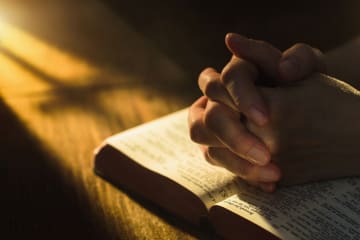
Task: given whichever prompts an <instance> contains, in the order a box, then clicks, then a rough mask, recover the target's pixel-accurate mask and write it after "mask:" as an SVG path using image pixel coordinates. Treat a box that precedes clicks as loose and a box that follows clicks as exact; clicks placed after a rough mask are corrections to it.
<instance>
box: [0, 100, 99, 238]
mask: <svg viewBox="0 0 360 240" xmlns="http://www.w3.org/2000/svg"><path fill="white" fill-rule="evenodd" d="M0 119H1V120H0V121H1V126H0V136H1V138H0V145H1V147H0V156H1V161H0V171H1V173H0V176H1V189H2V196H1V207H0V208H1V213H2V214H1V215H2V216H1V229H2V234H3V236H8V237H10V238H11V239H59V240H60V239H62V240H63V239H101V238H100V236H101V235H100V234H99V232H98V230H99V229H98V228H95V227H94V226H93V225H92V224H93V223H92V222H91V220H89V218H87V217H86V213H84V212H82V210H81V208H80V207H79V206H78V203H76V202H75V201H73V200H72V199H71V198H70V195H71V194H70V192H69V191H72V190H71V189H72V188H71V187H69V186H66V184H65V183H64V182H61V181H60V177H58V174H59V173H58V172H57V171H55V170H54V166H53V165H52V164H53V163H54V162H55V161H52V160H51V159H52V157H53V156H52V155H51V153H49V152H45V151H44V149H42V146H41V145H40V143H39V142H37V140H36V139H35V138H34V137H33V136H31V134H30V133H29V132H28V131H27V130H26V129H25V127H24V126H23V123H21V122H19V121H18V119H17V117H16V116H15V115H14V114H13V113H12V112H11V111H10V110H9V108H8V107H7V106H6V105H5V104H4V103H3V101H0Z"/></svg>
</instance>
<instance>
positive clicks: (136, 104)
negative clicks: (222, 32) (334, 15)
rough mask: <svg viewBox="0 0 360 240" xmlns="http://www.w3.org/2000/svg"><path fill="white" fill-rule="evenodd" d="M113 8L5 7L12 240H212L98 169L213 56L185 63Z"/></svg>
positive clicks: (190, 88) (56, 3) (5, 147)
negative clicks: (99, 158) (98, 159)
mask: <svg viewBox="0 0 360 240" xmlns="http://www.w3.org/2000/svg"><path fill="white" fill-rule="evenodd" d="M111 6H112V5H108V4H105V3H104V2H100V1H97V0H87V1H85V0H84V1H70V0H66V1H65V0H52V1H40V0H31V1H30V0H22V1H21V0H16V1H0V44H1V45H0V91H1V101H0V119H1V127H0V133H1V139H0V141H1V145H2V147H1V148H0V154H1V156H2V158H1V161H0V162H1V163H0V164H1V165H0V169H1V171H2V172H1V176H3V177H4V179H3V181H1V182H2V184H3V189H4V190H5V191H4V192H5V194H3V195H2V202H3V201H4V202H3V204H1V208H3V209H2V213H5V214H2V215H3V217H2V218H1V219H2V221H4V222H3V223H1V224H2V226H6V228H7V232H8V233H9V234H11V236H13V237H12V239H17V238H24V237H27V238H28V239H35V238H36V239H44V238H51V239H64V238H67V239H69V238H70V239H74V238H79V237H80V238H82V239H85V238H87V239H194V238H215V237H214V233H213V232H212V231H211V230H209V229H207V230H203V229H197V228H194V227H193V226H190V225H188V224H187V223H184V222H182V221H180V220H179V219H177V218H175V217H173V216H171V215H169V214H167V213H165V212H163V211H162V210H161V209H158V208H157V207H156V206H154V205H152V204H151V203H149V202H147V201H145V200H144V199H141V198H138V197H137V196H134V195H133V194H131V193H128V192H125V191H123V190H122V189H117V188H115V187H114V186H112V185H111V184H109V183H107V182H106V181H104V180H103V179H101V178H99V177H98V176H96V175H95V174H94V172H93V150H94V149H95V148H96V147H97V146H98V145H99V144H100V143H101V142H102V140H104V139H105V138H106V137H108V136H110V135H112V134H114V133H117V132H119V131H122V130H124V129H127V128H130V127H132V126H135V125H138V124H140V123H142V122H146V121H149V120H151V119H155V118H157V117H159V116H162V115H165V114H167V113H170V112H172V111H175V110H178V109H181V108H183V107H185V106H188V105H189V104H190V103H191V102H192V101H193V100H194V99H195V98H196V96H197V95H198V94H199V92H198V90H197V89H196V78H195V77H194V76H193V75H192V73H189V71H187V69H186V68H185V67H186V66H188V67H189V68H191V67H192V68H198V67H199V70H200V67H201V66H202V65H201V64H198V65H196V63H198V61H199V59H206V58H207V57H208V55H206V54H204V55H201V56H199V54H198V55H197V58H195V60H193V62H195V65H191V66H190V65H186V61H185V63H184V62H181V63H179V62H178V61H177V60H178V59H177V58H175V57H174V52H170V53H169V52H166V51H165V52H164V51H163V49H166V46H165V48H161V47H164V46H159V45H156V44H154V38H151V36H150V37H149V32H146V31H142V29H141V28H140V29H139V28H137V27H136V24H135V25H132V24H130V23H129V22H128V20H129V18H122V15H121V14H119V11H118V10H114V9H112V7H111ZM120 12H121V11H120ZM125 15H126V14H125ZM149 25H151V23H149ZM150 29H151V28H150ZM351 34H352V33H349V34H348V35H349V36H350V35H351ZM174 36H177V35H174ZM346 37H347V35H346ZM180 40H181V39H180ZM180 40H179V41H180ZM155 42H156V41H155ZM221 42H222V40H221ZM161 43H162V44H163V43H164V44H166V42H161ZM187 54H189V53H187ZM220 55H221V54H218V55H217V56H220ZM182 57H184V56H182ZM221 57H224V56H223V55H221ZM226 57H227V56H226ZM179 59H180V58H179ZM221 61H223V59H221ZM184 66H185V67H184ZM4 224H5V225H4Z"/></svg>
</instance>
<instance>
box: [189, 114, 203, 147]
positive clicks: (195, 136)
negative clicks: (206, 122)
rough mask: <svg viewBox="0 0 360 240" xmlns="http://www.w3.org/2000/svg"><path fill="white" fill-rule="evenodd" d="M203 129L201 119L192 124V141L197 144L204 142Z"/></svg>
mask: <svg viewBox="0 0 360 240" xmlns="http://www.w3.org/2000/svg"><path fill="white" fill-rule="evenodd" d="M201 129H202V123H201V121H200V119H197V120H195V121H193V122H192V123H191V124H190V139H191V140H192V141H193V142H196V143H200V142H202V136H201Z"/></svg>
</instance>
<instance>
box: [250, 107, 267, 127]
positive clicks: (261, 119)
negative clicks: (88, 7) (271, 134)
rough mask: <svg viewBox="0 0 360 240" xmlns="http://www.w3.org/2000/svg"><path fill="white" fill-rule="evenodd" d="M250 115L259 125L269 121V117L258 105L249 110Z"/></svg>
mask: <svg viewBox="0 0 360 240" xmlns="http://www.w3.org/2000/svg"><path fill="white" fill-rule="evenodd" d="M249 117H250V119H251V120H252V121H254V122H255V123H256V124H257V125H260V126H263V125H265V124H266V123H267V121H268V117H267V115H266V114H265V113H264V112H263V111H261V110H259V109H258V108H257V107H254V106H253V107H251V108H250V110H249Z"/></svg>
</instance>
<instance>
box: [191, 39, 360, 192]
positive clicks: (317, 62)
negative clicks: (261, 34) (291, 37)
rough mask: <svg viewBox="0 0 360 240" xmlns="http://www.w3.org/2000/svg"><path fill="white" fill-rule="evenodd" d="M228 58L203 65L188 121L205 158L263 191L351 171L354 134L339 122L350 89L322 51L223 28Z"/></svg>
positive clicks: (351, 97)
mask: <svg viewBox="0 0 360 240" xmlns="http://www.w3.org/2000/svg"><path fill="white" fill-rule="evenodd" d="M225 42H226V45H227V47H228V49H229V50H230V51H231V53H232V55H233V56H232V58H231V60H230V61H229V62H228V63H227V64H226V65H225V67H224V68H223V69H222V71H221V72H217V71H216V70H215V69H213V68H207V69H205V70H204V71H202V73H201V74H200V75H199V79H198V83H199V87H200V89H201V91H202V92H203V94H204V96H202V97H200V98H199V99H198V100H197V101H196V102H194V103H193V104H192V106H191V107H190V111H189V127H190V136H191V138H192V140H193V141H194V142H196V143H198V144H199V146H200V149H201V151H202V152H203V155H204V157H205V159H206V160H207V161H208V162H210V163H211V164H214V165H217V166H221V167H224V168H226V169H228V170H229V171H231V172H233V173H235V174H236V175H238V176H239V177H240V178H242V179H244V180H246V181H247V182H248V183H250V184H252V185H254V186H257V187H259V188H261V189H263V190H264V191H267V192H271V191H274V189H275V186H276V184H277V183H281V184H284V185H292V184H299V183H305V182H309V181H315V180H321V179H329V178H335V177H342V176H350V175H356V174H357V172H358V170H357V169H355V170H354V166H355V165H356V164H357V160H356V159H357V157H358V154H359V152H358V150H357V146H356V145H357V144H356V139H357V138H358V136H359V134H360V132H358V131H355V130H354V129H352V128H349V127H347V126H348V124H349V123H350V122H351V121H352V120H354V119H356V118H357V113H354V112H355V111H353V110H352V109H353V108H354V106H356V104H358V103H357V102H359V100H358V99H359V94H358V91H357V90H356V89H355V88H353V87H352V86H350V85H348V84H346V83H345V82H343V81H340V80H338V79H335V78H332V77H330V76H328V75H326V74H324V73H325V67H324V64H323V61H322V57H323V55H322V53H321V52H320V51H319V50H318V49H315V48H312V47H310V46H308V45H305V44H295V45H294V46H292V47H291V48H289V49H288V50H286V51H284V52H281V51H280V50H278V49H276V48H275V47H273V46H271V45H270V44H269V43H266V42H263V41H258V40H252V39H247V38H244V37H242V36H240V35H237V34H228V35H227V36H226V38H225Z"/></svg>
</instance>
